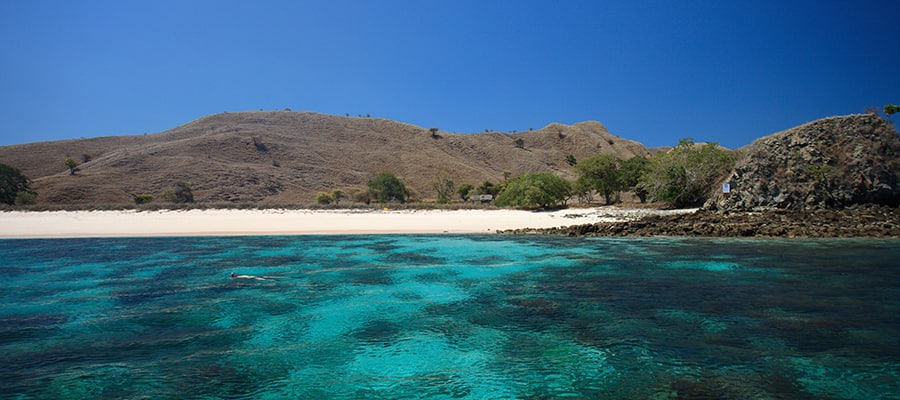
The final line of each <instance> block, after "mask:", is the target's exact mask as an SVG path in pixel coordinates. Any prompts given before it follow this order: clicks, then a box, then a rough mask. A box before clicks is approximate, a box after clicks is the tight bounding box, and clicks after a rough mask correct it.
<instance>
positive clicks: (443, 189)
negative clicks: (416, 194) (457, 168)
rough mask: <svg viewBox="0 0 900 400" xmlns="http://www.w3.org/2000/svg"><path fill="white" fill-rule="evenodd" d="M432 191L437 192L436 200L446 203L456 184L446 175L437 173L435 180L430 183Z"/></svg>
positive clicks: (448, 201)
mask: <svg viewBox="0 0 900 400" xmlns="http://www.w3.org/2000/svg"><path fill="white" fill-rule="evenodd" d="M432 187H433V188H434V191H435V192H437V202H438V203H442V204H446V203H450V198H451V197H452V196H453V192H454V190H455V189H456V184H455V183H453V181H451V180H450V178H448V177H447V176H446V175H443V174H441V175H439V176H438V177H437V180H436V181H434V183H433V184H432Z"/></svg>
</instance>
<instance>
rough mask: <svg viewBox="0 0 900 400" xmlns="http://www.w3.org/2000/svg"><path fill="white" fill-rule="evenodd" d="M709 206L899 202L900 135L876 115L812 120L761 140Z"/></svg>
mask: <svg viewBox="0 0 900 400" xmlns="http://www.w3.org/2000/svg"><path fill="white" fill-rule="evenodd" d="M741 150H742V153H743V157H742V158H741V159H740V160H739V161H738V163H737V165H736V167H735V169H734V172H733V173H732V174H731V176H730V178H729V179H728V180H727V181H726V182H728V183H729V184H730V187H731V192H730V193H728V194H723V193H718V194H716V195H715V196H713V197H712V198H711V199H710V200H709V201H707V202H706V204H705V205H704V208H705V209H708V210H723V211H746V210H760V209H791V210H807V209H821V208H843V207H847V206H851V205H855V204H878V205H887V206H897V205H898V204H900V158H898V156H900V136H898V134H897V131H896V130H895V128H894V127H893V125H892V124H891V123H890V122H888V121H885V120H884V119H882V118H880V117H878V116H876V115H850V116H843V117H832V118H826V119H821V120H818V121H814V122H810V123H808V124H805V125H801V126H798V127H796V128H792V129H789V130H786V131H783V132H779V133H776V134H773V135H770V136H766V137H764V138H761V139H758V140H756V141H755V142H753V143H752V144H750V145H748V146H747V147H745V148H743V149H741Z"/></svg>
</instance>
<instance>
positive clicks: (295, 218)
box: [0, 207, 693, 238]
mask: <svg viewBox="0 0 900 400" xmlns="http://www.w3.org/2000/svg"><path fill="white" fill-rule="evenodd" d="M692 211H693V210H672V211H661V210H650V209H624V208H619V207H597V208H579V209H567V210H560V211H552V212H529V211H518V210H402V211H391V210H384V211H382V210H378V211H373V210H327V211H326V210H315V211H312V210H277V209H274V210H189V211H43V212H26V211H9V212H0V238H62V237H115V236H196V235H300V234H388V233H494V232H496V231H498V230H506V229H518V228H550V227H558V226H569V225H580V224H589V223H595V222H607V221H622V220H627V219H634V218H638V217H640V216H644V215H648V214H670V213H679V212H680V213H684V212H692Z"/></svg>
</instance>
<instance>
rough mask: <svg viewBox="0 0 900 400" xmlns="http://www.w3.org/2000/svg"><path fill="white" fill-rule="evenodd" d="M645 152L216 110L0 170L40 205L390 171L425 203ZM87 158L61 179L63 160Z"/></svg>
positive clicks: (238, 197)
mask: <svg viewBox="0 0 900 400" xmlns="http://www.w3.org/2000/svg"><path fill="white" fill-rule="evenodd" d="M597 152H609V153H614V154H617V155H618V156H620V157H622V158H630V157H632V156H635V155H646V154H648V151H647V149H646V148H644V146H643V145H641V144H640V143H637V142H634V141H630V140H626V139H622V138H619V137H617V136H614V135H612V134H610V133H609V132H608V131H607V130H606V128H605V127H604V126H603V125H602V124H600V123H598V122H582V123H578V124H574V125H571V126H570V125H562V124H550V125H548V126H546V127H544V128H543V129H539V130H534V131H529V132H521V133H518V134H515V135H511V134H505V133H499V132H491V133H479V134H454V133H449V132H444V131H438V132H436V134H434V135H433V134H432V133H431V132H430V131H429V130H428V129H426V128H422V127H418V126H414V125H409V124H404V123H400V122H396V121H391V120H385V119H377V118H348V117H340V116H332V115H323V114H317V113H309V112H291V111H267V112H263V111H260V112H256V111H253V112H240V113H224V114H216V115H210V116H206V117H202V118H200V119H197V120H195V121H192V122H190V123H187V124H185V125H182V126H179V127H177V128H174V129H171V130H169V131H165V132H161V133H157V134H151V135H142V136H125V137H101V138H92V139H78V140H66V141H53V142H40V143H30V144H23V145H15V146H4V147H0V163H4V164H8V165H12V166H14V167H16V168H19V169H20V170H21V171H22V172H23V173H24V174H25V175H26V176H28V177H29V178H31V179H32V180H33V185H32V186H33V188H34V190H35V191H37V192H38V194H39V196H38V201H39V203H45V204H110V203H130V202H131V201H132V197H131V194H135V193H152V194H157V193H160V192H161V191H163V190H165V189H167V188H170V187H172V185H173V183H174V182H175V181H178V180H184V181H188V182H191V183H192V185H193V188H194V196H195V199H196V200H197V201H210V202H217V201H235V202H262V203H289V202H310V201H312V200H313V199H314V198H315V193H316V192H318V191H330V190H333V189H343V190H345V191H346V190H350V189H355V188H359V189H361V188H364V187H365V186H366V183H367V182H368V180H369V179H370V178H371V177H372V176H374V175H375V174H377V173H379V172H385V171H387V172H392V173H394V174H396V175H397V176H398V177H399V178H400V179H401V180H403V181H404V182H405V183H406V184H407V186H408V187H409V188H411V189H412V190H413V191H414V192H415V193H416V194H417V195H418V197H419V198H422V199H426V200H427V199H433V198H435V196H436V194H435V193H434V191H433V189H432V188H431V186H432V183H433V182H434V181H435V180H436V178H437V177H438V176H439V175H445V176H447V177H449V178H450V179H451V180H453V181H454V182H456V183H457V184H461V183H471V184H476V185H477V184H479V183H480V182H483V181H485V180H490V181H493V182H498V181H502V179H503V177H504V172H508V173H510V174H511V175H512V176H516V175H519V174H521V173H524V172H530V171H548V170H549V171H552V172H555V173H557V174H559V175H561V176H564V177H567V178H572V177H574V175H573V172H572V169H571V167H570V166H569V165H568V164H567V163H566V161H565V158H566V156H567V155H569V154H572V155H574V156H575V157H576V158H579V159H580V158H583V157H587V156H589V155H592V154H595V153H597ZM83 154H86V155H89V156H90V158H91V160H90V161H89V162H85V163H83V164H81V165H80V166H79V172H78V173H77V174H76V175H75V176H70V175H69V173H68V170H67V169H66V167H65V166H64V165H63V163H62V161H63V159H64V158H65V157H66V156H71V157H73V158H75V159H79V160H80V159H81V158H82V155H83Z"/></svg>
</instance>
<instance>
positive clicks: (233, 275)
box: [231, 272, 266, 281]
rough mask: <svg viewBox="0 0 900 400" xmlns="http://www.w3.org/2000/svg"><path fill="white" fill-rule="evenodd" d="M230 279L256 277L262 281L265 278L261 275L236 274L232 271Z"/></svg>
mask: <svg viewBox="0 0 900 400" xmlns="http://www.w3.org/2000/svg"><path fill="white" fill-rule="evenodd" d="M231 279H256V280H258V281H264V280H266V278H263V277H260V276H253V275H237V274H235V273H234V272H232V273H231Z"/></svg>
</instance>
